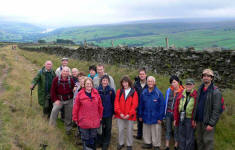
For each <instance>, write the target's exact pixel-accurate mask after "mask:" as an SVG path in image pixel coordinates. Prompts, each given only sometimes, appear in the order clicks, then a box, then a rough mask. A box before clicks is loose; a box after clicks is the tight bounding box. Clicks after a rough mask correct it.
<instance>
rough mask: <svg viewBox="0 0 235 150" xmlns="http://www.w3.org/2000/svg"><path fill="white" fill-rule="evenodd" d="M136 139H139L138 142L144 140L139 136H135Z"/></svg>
mask: <svg viewBox="0 0 235 150" xmlns="http://www.w3.org/2000/svg"><path fill="white" fill-rule="evenodd" d="M134 138H135V139H137V140H142V136H138V135H137V136H134Z"/></svg>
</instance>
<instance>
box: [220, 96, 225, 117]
mask: <svg viewBox="0 0 235 150" xmlns="http://www.w3.org/2000/svg"><path fill="white" fill-rule="evenodd" d="M224 110H225V104H224V97H223V96H222V98H221V108H220V114H222V113H223V112H224Z"/></svg>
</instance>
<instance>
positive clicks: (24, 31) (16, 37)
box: [0, 21, 44, 42]
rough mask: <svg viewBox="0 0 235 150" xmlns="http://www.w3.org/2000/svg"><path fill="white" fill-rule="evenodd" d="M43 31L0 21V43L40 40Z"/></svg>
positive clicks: (32, 26)
mask: <svg viewBox="0 0 235 150" xmlns="http://www.w3.org/2000/svg"><path fill="white" fill-rule="evenodd" d="M43 30H44V29H43V28H41V27H38V26H35V25H31V24H28V23H20V22H7V21H0V41H7V42H33V41H37V40H38V38H41V37H42V36H41V35H42V34H40V32H42V31H43Z"/></svg>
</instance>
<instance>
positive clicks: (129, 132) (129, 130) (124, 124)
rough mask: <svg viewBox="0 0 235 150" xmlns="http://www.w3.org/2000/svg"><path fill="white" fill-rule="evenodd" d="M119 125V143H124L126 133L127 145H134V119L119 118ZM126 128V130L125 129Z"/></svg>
mask: <svg viewBox="0 0 235 150" xmlns="http://www.w3.org/2000/svg"><path fill="white" fill-rule="evenodd" d="M117 125H118V143H119V145H124V142H125V135H126V146H132V145H133V125H134V121H131V120H124V119H117ZM125 128H126V131H125Z"/></svg>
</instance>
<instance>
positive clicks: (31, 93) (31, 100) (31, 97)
mask: <svg viewBox="0 0 235 150" xmlns="http://www.w3.org/2000/svg"><path fill="white" fill-rule="evenodd" d="M32 104H33V90H32V89H30V107H32Z"/></svg>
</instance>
